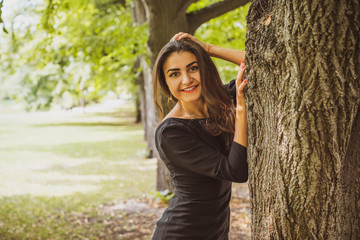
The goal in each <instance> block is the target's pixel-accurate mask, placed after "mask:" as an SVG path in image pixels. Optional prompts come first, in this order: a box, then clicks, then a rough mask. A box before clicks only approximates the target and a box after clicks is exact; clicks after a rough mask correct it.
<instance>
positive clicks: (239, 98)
mask: <svg viewBox="0 0 360 240" xmlns="http://www.w3.org/2000/svg"><path fill="white" fill-rule="evenodd" d="M244 72H245V63H244V61H242V62H241V65H240V69H239V72H238V75H237V78H236V103H237V104H236V105H237V106H236V108H237V109H238V110H242V109H244V108H246V104H245V95H244V92H245V87H246V84H247V79H244Z"/></svg>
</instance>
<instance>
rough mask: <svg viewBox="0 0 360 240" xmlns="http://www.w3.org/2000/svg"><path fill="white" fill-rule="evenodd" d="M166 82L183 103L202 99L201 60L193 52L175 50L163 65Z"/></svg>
mask: <svg viewBox="0 0 360 240" xmlns="http://www.w3.org/2000/svg"><path fill="white" fill-rule="evenodd" d="M163 72H164V74H165V79H166V84H167V86H168V87H169V90H170V92H171V94H172V95H173V96H174V97H175V98H176V99H177V100H178V101H179V102H180V103H181V104H185V105H186V104H188V103H190V104H194V103H196V102H197V101H199V100H201V77H200V68H199V62H198V61H197V59H196V57H195V55H194V54H193V53H191V52H186V51H183V52H173V53H172V54H171V55H170V56H169V57H168V58H167V60H166V61H165V62H164V65H163Z"/></svg>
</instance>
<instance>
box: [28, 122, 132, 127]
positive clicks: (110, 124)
mask: <svg viewBox="0 0 360 240" xmlns="http://www.w3.org/2000/svg"><path fill="white" fill-rule="evenodd" d="M132 125H138V123H135V122H117V123H116V122H69V123H47V124H34V125H30V126H31V127H66V126H69V127H73V126H76V127H124V126H132Z"/></svg>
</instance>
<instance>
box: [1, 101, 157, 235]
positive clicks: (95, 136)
mask: <svg viewBox="0 0 360 240" xmlns="http://www.w3.org/2000/svg"><path fill="white" fill-rule="evenodd" d="M104 109H105V110H104ZM0 114H1V113H0ZM133 120H134V116H133V109H132V108H131V106H130V107H129V106H128V105H123V106H121V107H120V108H116V109H110V108H108V107H106V106H105V107H104V106H102V107H101V106H100V108H99V106H95V107H93V108H88V109H87V110H86V112H83V111H81V110H78V111H75V110H74V111H67V112H66V111H56V112H37V113H13V112H10V113H8V114H1V115H0V176H1V181H0V239H112V238H107V236H108V235H107V231H108V229H107V228H106V224H104V222H106V220H107V219H109V215H107V214H105V213H104V212H103V211H102V208H103V206H106V205H111V204H114V203H116V202H119V201H125V200H127V199H129V198H143V197H144V195H145V196H147V195H149V194H150V193H152V192H153V191H154V189H155V170H156V161H155V160H154V159H145V158H144V157H143V156H142V152H144V150H145V148H146V144H145V142H144V141H143V130H142V127H141V126H140V125H138V124H133ZM119 219H121V217H120V218H119ZM121 221H126V217H125V216H124V218H123V220H121ZM121 221H120V222H119V225H121ZM119 239H121V238H120V237H119Z"/></svg>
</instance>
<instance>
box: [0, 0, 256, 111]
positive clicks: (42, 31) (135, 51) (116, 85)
mask: <svg viewBox="0 0 360 240" xmlns="http://www.w3.org/2000/svg"><path fill="white" fill-rule="evenodd" d="M9 1H10V0H9ZM19 1H23V3H24V5H23V6H21V5H20V6H19V7H18V10H17V11H16V12H15V13H14V16H13V17H12V19H9V22H11V24H12V25H11V26H10V27H9V32H10V34H5V35H6V36H0V38H1V39H0V41H1V45H0V58H1V61H0V84H2V86H1V87H0V98H2V99H4V98H11V99H17V100H19V101H24V102H27V108H28V109H29V110H37V109H48V108H50V107H52V106H54V105H57V106H61V107H63V108H71V107H74V106H79V105H83V104H87V103H90V102H97V101H99V100H100V99H101V98H102V97H104V96H105V95H106V94H108V93H109V91H111V92H113V93H115V94H120V93H121V91H123V89H127V91H130V92H132V93H134V94H136V92H137V84H136V79H137V74H138V73H139V71H140V70H141V69H138V68H137V67H136V64H135V63H136V62H135V61H136V58H137V56H139V55H142V54H146V40H147V38H148V26H147V25H146V24H144V25H143V26H137V25H136V24H135V23H134V22H133V20H132V16H131V9H130V6H131V4H132V1H131V0H126V1H113V0H90V1H87V0H79V1H71V0H45V1H44V3H42V2H40V1H39V2H37V1H27V0H19ZM218 1H219V0H201V1H197V2H196V3H194V4H192V5H191V6H190V7H189V9H188V11H195V10H197V9H201V8H203V7H205V6H208V5H209V4H212V3H215V2H218ZM2 2H3V0H0V3H2ZM25 3H26V4H25ZM248 7H249V4H248V5H247V6H245V7H241V8H238V9H236V10H233V11H231V12H229V13H227V14H224V15H222V16H220V17H218V18H215V19H212V20H210V21H209V22H207V23H205V24H203V25H202V26H200V28H199V29H198V30H197V31H196V33H195V35H196V36H197V37H198V38H199V39H201V40H203V41H204V42H208V43H212V44H217V45H220V46H224V47H230V48H237V49H242V50H244V48H245V46H244V44H245V35H246V21H245V16H246V14H247V11H248ZM0 9H1V8H0ZM0 16H1V14H0ZM24 17H26V18H28V19H32V21H29V22H21V21H20V22H19V19H21V18H24ZM214 61H215V63H216V64H217V66H218V69H219V72H220V75H221V77H222V79H224V81H229V80H231V79H233V78H235V76H236V72H237V67H236V66H234V65H233V64H230V63H227V62H224V61H221V60H218V59H214Z"/></svg>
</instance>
